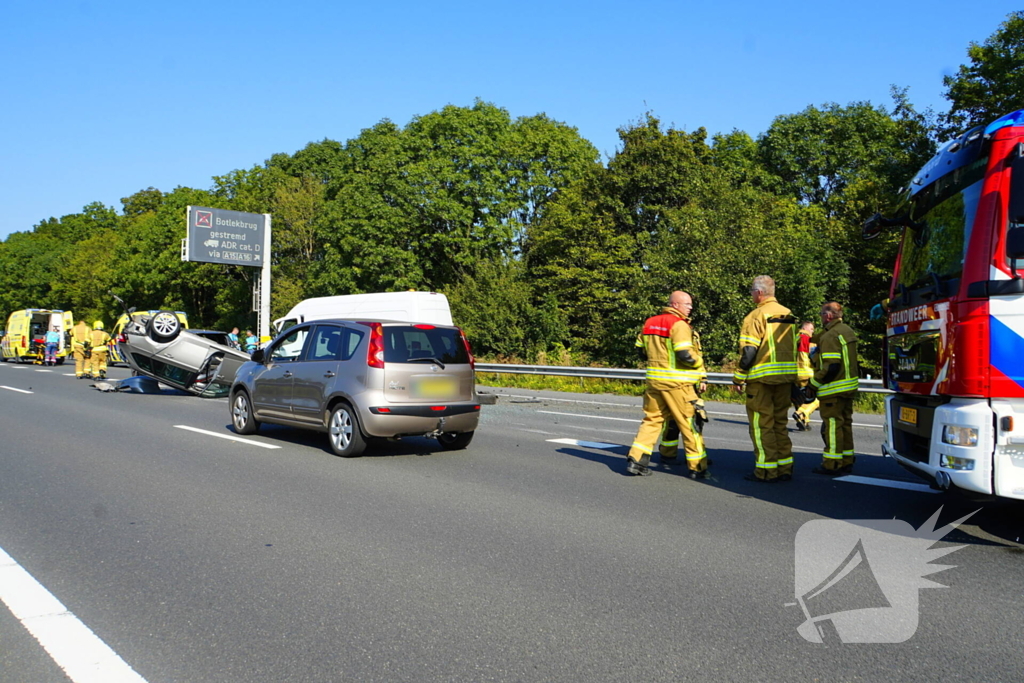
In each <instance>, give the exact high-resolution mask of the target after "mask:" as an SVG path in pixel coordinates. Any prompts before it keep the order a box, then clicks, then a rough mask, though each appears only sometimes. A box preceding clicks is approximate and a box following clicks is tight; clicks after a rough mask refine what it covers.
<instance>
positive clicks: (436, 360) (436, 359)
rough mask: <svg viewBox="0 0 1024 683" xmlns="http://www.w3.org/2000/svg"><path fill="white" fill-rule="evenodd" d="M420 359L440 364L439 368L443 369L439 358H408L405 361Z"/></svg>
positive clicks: (414, 361)
mask: <svg viewBox="0 0 1024 683" xmlns="http://www.w3.org/2000/svg"><path fill="white" fill-rule="evenodd" d="M421 361H427V362H428V363H437V364H438V365H440V366H441V369H442V370H444V363H442V362H441V360H440V359H438V358H410V359H409V360H407V361H406V363H419V362H421Z"/></svg>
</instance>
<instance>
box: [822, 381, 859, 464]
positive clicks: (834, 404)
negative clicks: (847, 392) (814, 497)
mask: <svg viewBox="0 0 1024 683" xmlns="http://www.w3.org/2000/svg"><path fill="white" fill-rule="evenodd" d="M820 400H821V408H820V409H819V411H820V414H821V440H822V441H824V442H825V448H824V450H823V451H822V453H821V467H822V469H826V470H838V469H841V468H844V467H853V463H854V461H855V460H856V458H855V457H854V455H853V396H826V397H824V398H822V399H820Z"/></svg>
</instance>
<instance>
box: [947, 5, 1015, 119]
mask: <svg viewBox="0 0 1024 683" xmlns="http://www.w3.org/2000/svg"><path fill="white" fill-rule="evenodd" d="M967 57H968V59H969V62H970V63H969V64H963V65H961V66H960V68H959V69H958V70H957V73H956V74H955V75H952V76H945V77H943V79H942V82H943V84H944V85H945V86H946V92H945V93H944V94H943V97H945V98H946V99H947V100H949V102H950V108H949V111H948V112H946V113H945V114H943V115H942V116H941V117H940V118H941V122H940V123H941V134H942V135H943V137H954V136H956V135H958V134H960V133H963V132H964V131H966V130H967V129H969V128H973V127H974V126H979V125H982V124H985V123H988V122H990V121H992V120H993V119H996V118H998V117H1000V116H1002V115H1004V114H1009V113H1010V112H1012V111H1015V110H1017V109H1024V11H1016V12H1011V13H1010V14H1009V15H1007V17H1006V20H1005V21H1004V22H1003V23H1002V24H1000V25H999V28H998V29H997V30H996V31H995V33H993V34H992V35H991V36H989V37H988V38H987V39H986V40H985V42H984V43H981V44H980V45H979V44H978V43H975V42H973V41H972V42H971V44H970V46H969V47H968V48H967Z"/></svg>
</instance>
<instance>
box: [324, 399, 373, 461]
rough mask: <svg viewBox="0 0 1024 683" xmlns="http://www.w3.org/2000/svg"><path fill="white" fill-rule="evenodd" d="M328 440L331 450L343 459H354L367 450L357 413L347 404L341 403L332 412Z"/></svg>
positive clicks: (328, 426)
mask: <svg viewBox="0 0 1024 683" xmlns="http://www.w3.org/2000/svg"><path fill="white" fill-rule="evenodd" d="M327 430H328V431H327V438H328V440H329V441H330V442H331V450H332V451H334V452H335V453H336V454H338V455H340V456H341V457H343V458H354V457H356V456H357V455H361V454H362V452H363V451H364V450H366V441H365V440H364V439H363V435H362V433H361V432H360V431H359V422H357V421H356V416H355V412H354V411H353V410H352V408H351V407H350V406H349V405H348V404H347V403H339V404H338V405H336V406H334V410H332V411H331V419H330V420H329V421H328V423H327Z"/></svg>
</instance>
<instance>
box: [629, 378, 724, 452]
mask: <svg viewBox="0 0 1024 683" xmlns="http://www.w3.org/2000/svg"><path fill="white" fill-rule="evenodd" d="M696 400H697V392H696V391H695V390H694V388H693V385H692V384H680V385H679V386H678V387H675V388H672V389H655V388H653V387H652V386H651V385H650V384H648V385H647V390H646V391H644V419H643V422H641V423H640V429H639V430H638V431H637V433H636V438H635V439H633V446H632V447H631V448H630V449H629V458H630V460H633V461H634V462H637V463H640V464H641V465H644V466H646V465H647V464H649V463H650V462H651V454H652V453H653V452H654V445H655V444H656V443H658V437H659V436H661V435H662V430H665V435H664V437H663V438H662V445H661V448H660V449H659V452H660V453H661V455H662V457H665V458H672V457H675V455H676V453H677V452H678V449H679V436H682V438H683V446H684V448H685V450H686V462H687V464H689V466H690V469H693V470H697V471H702V470H705V469H707V453H706V451H705V450H704V439H703V438H701V437H700V434H699V433H697V432H696V430H695V429H694V428H693V424H694V423H693V420H694V408H693V401H696ZM670 424H671V425H674V427H673V428H672V429H673V432H672V433H670V432H669V429H670V427H669V425H670ZM675 434H678V435H679V436H674V435H675ZM673 436H674V438H673ZM691 456H695V457H693V458H692V459H691Z"/></svg>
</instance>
